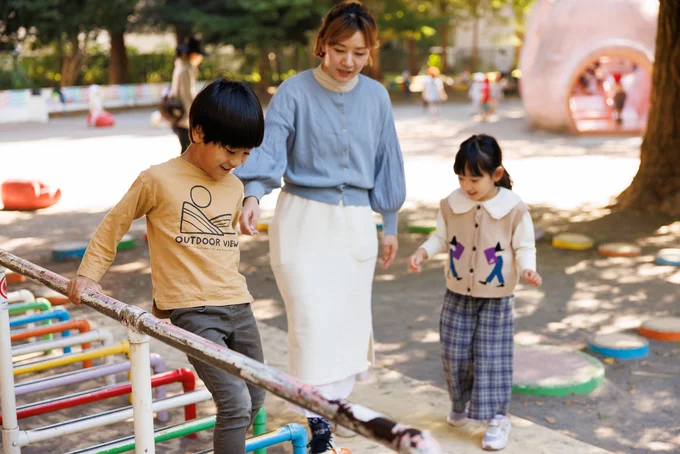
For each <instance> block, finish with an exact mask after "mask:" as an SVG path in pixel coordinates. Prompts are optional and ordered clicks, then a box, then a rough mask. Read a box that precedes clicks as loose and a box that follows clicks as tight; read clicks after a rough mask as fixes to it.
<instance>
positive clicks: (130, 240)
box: [117, 233, 136, 251]
mask: <svg viewBox="0 0 680 454" xmlns="http://www.w3.org/2000/svg"><path fill="white" fill-rule="evenodd" d="M135 244H136V242H135V237H133V236H132V235H130V234H129V233H126V234H125V235H123V238H121V239H120V243H118V248H117V249H118V250H119V251H124V250H126V249H132V248H134V247H135Z"/></svg>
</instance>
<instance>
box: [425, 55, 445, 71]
mask: <svg viewBox="0 0 680 454" xmlns="http://www.w3.org/2000/svg"><path fill="white" fill-rule="evenodd" d="M427 66H436V67H437V68H439V69H440V70H441V69H442V57H441V55H439V54H430V56H429V57H428V58H427Z"/></svg>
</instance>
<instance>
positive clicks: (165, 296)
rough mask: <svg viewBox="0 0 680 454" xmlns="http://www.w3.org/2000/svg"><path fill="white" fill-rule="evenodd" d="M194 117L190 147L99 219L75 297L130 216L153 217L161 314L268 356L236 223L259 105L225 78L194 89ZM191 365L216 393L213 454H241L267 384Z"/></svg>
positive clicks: (146, 175) (103, 264)
mask: <svg viewBox="0 0 680 454" xmlns="http://www.w3.org/2000/svg"><path fill="white" fill-rule="evenodd" d="M189 123H190V129H189V137H190V139H191V143H190V145H189V147H188V148H187V150H186V151H185V152H184V154H183V155H182V156H181V157H177V158H174V159H171V160H169V161H167V162H165V163H162V164H159V165H155V166H152V167H151V168H149V169H147V170H145V171H144V172H142V173H141V174H140V175H139V176H138V177H137V179H136V180H135V182H134V183H133V184H132V187H131V188H130V189H129V190H128V192H127V194H125V196H123V198H122V200H121V201H120V202H118V204H117V205H116V206H115V207H113V208H112V209H111V211H110V212H109V214H108V215H107V216H106V217H105V218H104V220H103V221H102V223H101V224H100V225H99V227H98V228H97V231H96V232H95V234H94V236H93V237H92V240H91V241H90V244H89V246H88V248H87V252H86V253H85V256H84V257H83V261H82V263H81V264H80V268H79V269H78V276H77V277H75V278H74V279H73V280H71V281H70V282H69V285H68V295H69V298H70V300H71V301H72V302H73V303H75V304H79V303H80V298H81V295H82V293H83V292H84V291H86V290H95V291H101V287H100V286H99V284H98V281H99V280H100V279H101V277H102V276H103V275H104V273H105V272H106V270H107V269H108V267H109V266H110V265H111V262H112V261H113V259H114V257H115V254H116V245H117V244H118V242H119V241H120V239H121V238H122V237H123V235H124V234H125V233H126V232H127V231H128V229H129V228H130V224H131V223H132V221H133V219H137V218H140V217H142V216H146V226H147V232H148V238H149V252H150V258H151V279H152V282H153V312H154V315H157V316H161V317H162V316H165V317H167V316H169V317H170V321H171V322H172V323H173V324H174V325H176V326H179V327H180V328H183V329H186V330H187V331H190V332H192V333H194V334H197V335H199V336H202V337H204V338H206V339H209V340H211V341H213V342H216V343H218V344H220V345H224V346H226V347H228V348H229V349H231V350H233V351H236V352H239V353H241V354H243V355H246V356H248V357H250V358H252V359H255V360H257V361H262V360H263V355H262V345H261V342H260V334H259V331H258V329H257V324H256V322H255V318H254V316H253V312H252V310H251V308H250V303H251V301H252V300H253V298H252V296H251V295H250V293H249V292H248V288H247V286H246V280H245V277H243V276H242V275H241V274H240V273H239V271H238V267H239V261H240V254H239V247H238V245H239V242H238V235H237V233H236V231H235V230H234V226H236V225H238V216H239V211H240V209H241V206H242V203H243V184H242V183H241V181H240V180H239V179H238V178H236V176H234V175H232V173H231V171H232V169H234V168H235V167H238V166H239V165H241V164H243V163H244V162H245V161H246V159H248V155H249V154H250V150H251V149H253V148H255V147H257V146H259V145H260V143H261V142H262V139H263V136H264V117H263V113H262V107H261V106H260V102H259V101H258V99H257V96H255V94H254V93H253V92H252V90H250V88H248V87H247V86H246V85H244V84H242V83H238V82H233V81H228V80H225V79H218V80H216V81H215V82H213V83H211V84H210V85H208V86H207V87H205V88H204V89H203V90H202V91H201V92H200V93H199V94H198V96H196V99H195V100H194V102H193V103H192V105H191V110H190V113H189ZM189 362H190V363H191V364H192V365H193V366H194V368H195V369H196V372H197V373H198V376H199V377H200V378H201V380H203V382H204V383H205V385H206V387H207V388H208V390H209V391H210V392H211V393H212V395H213V398H214V400H215V405H216V407H217V421H216V424H215V431H214V435H213V436H214V440H213V443H214V450H215V453H216V454H225V453H244V452H245V438H246V431H247V428H248V426H249V425H250V423H251V422H252V420H253V418H254V416H255V414H256V413H257V412H258V410H259V409H260V408H261V407H262V405H263V403H264V397H265V392H264V390H262V389H259V388H257V387H254V386H252V385H248V384H246V382H245V381H243V380H242V379H240V378H238V377H235V376H233V375H230V374H229V373H227V372H226V371H223V370H221V369H218V368H216V367H213V366H209V365H207V364H204V363H202V362H200V361H198V360H195V359H193V358H191V357H189Z"/></svg>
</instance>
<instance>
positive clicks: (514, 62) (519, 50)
mask: <svg viewBox="0 0 680 454" xmlns="http://www.w3.org/2000/svg"><path fill="white" fill-rule="evenodd" d="M515 36H516V37H517V43H515V57H514V58H513V60H512V68H513V69H515V68H519V56H520V54H521V53H522V44H524V33H523V32H520V31H516V32H515Z"/></svg>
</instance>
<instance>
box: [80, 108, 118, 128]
mask: <svg viewBox="0 0 680 454" xmlns="http://www.w3.org/2000/svg"><path fill="white" fill-rule="evenodd" d="M87 124H88V125H90V126H95V127H97V128H102V127H106V126H113V125H114V124H116V120H114V118H113V115H111V114H110V113H108V112H107V111H105V110H104V111H102V113H100V114H99V115H98V116H97V121H96V122H95V123H94V125H93V124H92V114H87Z"/></svg>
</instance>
